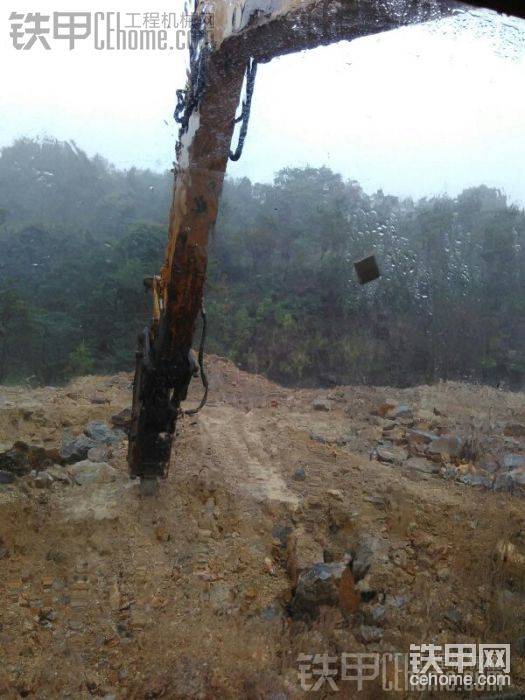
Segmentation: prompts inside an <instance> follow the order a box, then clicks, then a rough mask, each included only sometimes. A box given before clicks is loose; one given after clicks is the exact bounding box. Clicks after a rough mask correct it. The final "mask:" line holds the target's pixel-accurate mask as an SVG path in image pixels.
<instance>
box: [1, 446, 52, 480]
mask: <svg viewBox="0 0 525 700" xmlns="http://www.w3.org/2000/svg"><path fill="white" fill-rule="evenodd" d="M57 460H58V461H61V457H60V455H59V454H58V452H57V450H55V449H46V448H45V447H40V446H38V445H29V444H27V443H25V442H22V441H18V442H15V444H14V445H13V446H12V447H11V448H10V449H9V450H6V451H5V452H2V453H0V469H2V470H3V471H6V472H11V474H14V475H15V476H24V475H25V474H29V473H30V471H31V470H32V469H37V470H38V469H43V468H44V467H46V466H48V465H50V464H52V462H53V461H57Z"/></svg>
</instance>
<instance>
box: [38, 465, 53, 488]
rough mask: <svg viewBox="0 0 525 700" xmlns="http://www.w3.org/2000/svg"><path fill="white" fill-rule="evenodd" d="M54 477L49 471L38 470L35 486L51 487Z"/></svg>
mask: <svg viewBox="0 0 525 700" xmlns="http://www.w3.org/2000/svg"><path fill="white" fill-rule="evenodd" d="M53 481H54V479H53V477H52V476H51V474H48V472H47V471H45V470H44V471H41V472H38V474H37V475H36V476H35V486H36V487H37V488H38V489H49V488H51V486H52V484H53Z"/></svg>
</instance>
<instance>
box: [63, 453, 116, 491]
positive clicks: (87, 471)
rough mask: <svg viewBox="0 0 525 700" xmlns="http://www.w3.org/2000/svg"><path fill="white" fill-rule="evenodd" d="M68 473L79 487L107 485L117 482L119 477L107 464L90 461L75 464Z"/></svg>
mask: <svg viewBox="0 0 525 700" xmlns="http://www.w3.org/2000/svg"><path fill="white" fill-rule="evenodd" d="M68 471H69V474H70V475H71V476H72V478H73V480H74V481H75V483H76V484H78V485H79V486H84V485H85V484H94V483H98V484H107V483H109V482H111V481H115V478H116V476H117V470H116V469H114V468H113V467H111V466H110V465H109V464H107V463H106V462H91V461H90V460H89V459H85V460H83V461H81V462H77V463H76V464H73V465H72V466H71V467H69V469H68Z"/></svg>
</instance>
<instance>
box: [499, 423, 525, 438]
mask: <svg viewBox="0 0 525 700" xmlns="http://www.w3.org/2000/svg"><path fill="white" fill-rule="evenodd" d="M503 434H504V435H506V436H507V437H513V438H522V437H525V425H522V424H521V423H507V425H506V426H505V429H504V431H503Z"/></svg>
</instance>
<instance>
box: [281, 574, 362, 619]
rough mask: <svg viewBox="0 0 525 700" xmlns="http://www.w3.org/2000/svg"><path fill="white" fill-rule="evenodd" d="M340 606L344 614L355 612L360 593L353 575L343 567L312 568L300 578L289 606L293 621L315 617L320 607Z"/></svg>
mask: <svg viewBox="0 0 525 700" xmlns="http://www.w3.org/2000/svg"><path fill="white" fill-rule="evenodd" d="M325 605H328V606H340V607H341V608H342V609H343V610H344V611H345V612H348V613H351V612H355V611H356V610H357V607H358V605H359V593H358V591H356V590H355V586H354V580H353V577H352V572H351V571H350V569H349V568H348V566H346V565H345V564H343V563H341V562H338V563H333V564H315V565H314V566H312V567H311V568H309V569H306V570H305V571H303V572H302V573H301V575H300V576H299V580H298V583H297V587H296V589H295V594H294V597H293V598H292V602H291V604H290V611H291V614H292V617H294V618H302V617H316V616H317V614H318V612H319V608H320V607H321V606H325Z"/></svg>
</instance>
